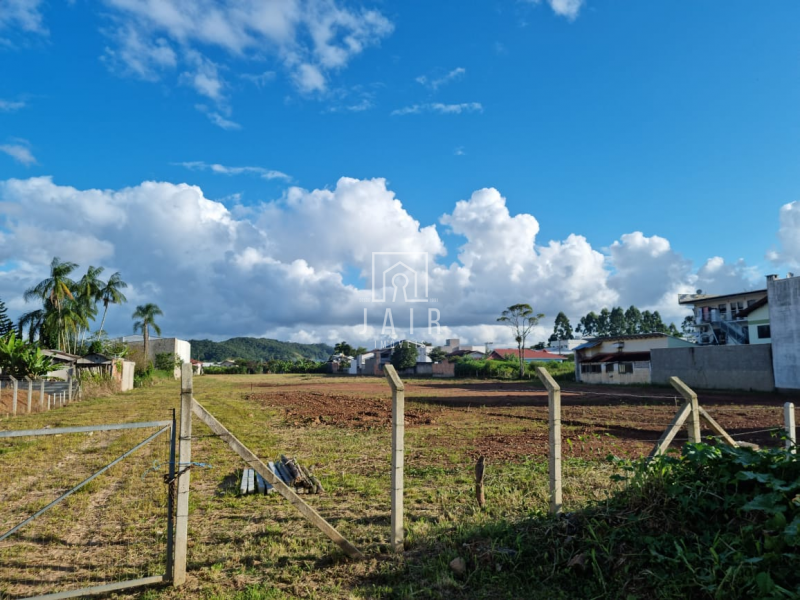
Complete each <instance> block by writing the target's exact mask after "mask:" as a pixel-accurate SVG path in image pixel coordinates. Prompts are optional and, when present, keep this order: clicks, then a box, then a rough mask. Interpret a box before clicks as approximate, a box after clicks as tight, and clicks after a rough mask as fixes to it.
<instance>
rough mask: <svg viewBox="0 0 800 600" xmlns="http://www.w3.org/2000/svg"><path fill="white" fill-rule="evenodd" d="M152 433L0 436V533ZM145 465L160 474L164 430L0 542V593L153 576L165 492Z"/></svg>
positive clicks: (162, 547) (159, 555) (162, 548)
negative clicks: (154, 465)
mask: <svg viewBox="0 0 800 600" xmlns="http://www.w3.org/2000/svg"><path fill="white" fill-rule="evenodd" d="M154 433H156V432H155V431H154V430H153V429H141V430H123V431H102V432H89V433H77V434H64V435H58V436H55V435H50V436H42V437H16V438H11V439H5V438H4V439H0V537H2V536H3V535H4V534H5V533H6V532H8V531H9V530H11V529H12V528H14V527H16V526H18V525H19V524H21V523H22V522H24V521H25V520H26V519H28V518H29V517H31V515H34V514H36V513H37V511H40V510H42V509H43V508H45V507H47V506H48V505H49V504H51V503H52V502H53V501H54V500H56V499H58V498H59V497H60V496H62V495H64V494H65V493H66V492H68V491H70V490H71V489H72V488H73V487H75V486H76V485H77V484H79V483H81V482H82V481H84V480H85V479H87V478H89V477H91V476H92V475H93V474H94V473H96V472H97V471H99V470H101V469H102V468H103V467H105V466H107V465H108V464H109V463H110V462H112V461H114V460H115V459H118V458H119V457H121V456H122V455H123V454H125V453H127V452H128V451H130V450H131V449H132V448H133V447H135V446H137V445H138V444H140V443H141V442H142V441H143V440H144V439H146V438H147V437H148V436H152V435H153V434H154ZM154 461H156V462H157V463H158V464H159V465H160V466H161V467H162V468H161V470H162V471H166V465H168V464H169V461H170V435H169V428H167V430H166V432H164V433H162V434H161V435H159V436H158V437H155V438H154V439H153V441H151V442H150V443H149V444H147V445H145V446H142V447H141V448H138V449H137V450H136V451H134V452H133V453H131V454H130V455H129V456H127V457H126V458H125V459H124V460H122V461H121V462H119V463H118V464H115V465H114V466H112V467H111V468H109V469H108V470H107V471H105V472H103V473H102V474H100V475H99V476H97V477H96V478H95V479H93V480H91V481H90V482H89V483H87V484H86V485H84V486H83V487H81V488H80V489H78V490H77V491H75V492H74V493H72V494H71V495H69V496H68V497H67V498H66V499H64V500H63V501H61V502H60V503H58V504H57V505H55V506H54V507H53V508H52V509H50V510H48V511H47V512H45V513H43V514H42V515H41V516H38V517H37V518H35V519H34V520H32V521H30V522H29V523H26V524H25V525H24V527H22V528H20V529H18V530H17V531H15V532H14V533H13V534H11V535H9V536H8V537H6V538H5V539H3V540H2V541H0V597H2V598H6V597H9V598H14V597H30V596H38V595H43V594H49V593H54V592H69V591H75V590H80V589H83V588H87V587H92V586H98V585H104V584H112V583H117V582H122V581H127V580H131V579H141V578H146V577H151V576H156V575H163V574H164V572H165V564H166V539H167V530H168V527H167V504H168V502H167V500H168V486H166V485H165V484H164V479H163V475H164V473H160V472H158V473H157V472H154V471H151V470H149V469H150V467H152V466H153V464H154ZM143 474H144V476H143Z"/></svg>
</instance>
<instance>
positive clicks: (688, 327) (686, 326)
mask: <svg viewBox="0 0 800 600" xmlns="http://www.w3.org/2000/svg"><path fill="white" fill-rule="evenodd" d="M681 332H683V335H688V334H690V333H694V315H689V316H687V317H684V319H683V322H682V323H681Z"/></svg>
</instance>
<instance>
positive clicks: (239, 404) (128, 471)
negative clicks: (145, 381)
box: [0, 375, 785, 600]
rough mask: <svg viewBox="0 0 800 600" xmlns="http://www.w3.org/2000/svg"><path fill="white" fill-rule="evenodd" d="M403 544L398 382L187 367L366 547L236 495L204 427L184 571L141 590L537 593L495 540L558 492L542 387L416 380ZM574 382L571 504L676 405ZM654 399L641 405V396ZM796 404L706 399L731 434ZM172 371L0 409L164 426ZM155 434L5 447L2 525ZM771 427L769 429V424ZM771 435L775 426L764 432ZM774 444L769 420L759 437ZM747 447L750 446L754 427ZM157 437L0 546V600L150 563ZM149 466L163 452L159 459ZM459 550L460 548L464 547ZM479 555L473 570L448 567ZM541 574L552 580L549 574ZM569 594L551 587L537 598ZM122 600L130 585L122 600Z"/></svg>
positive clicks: (569, 432) (58, 419)
mask: <svg viewBox="0 0 800 600" xmlns="http://www.w3.org/2000/svg"><path fill="white" fill-rule="evenodd" d="M407 390H408V391H407V406H406V413H407V427H406V471H405V473H406V479H405V485H406V532H407V533H406V550H407V551H406V553H405V554H404V555H403V556H395V555H392V554H391V553H389V552H388V544H387V543H388V535H389V478H390V475H389V473H390V468H389V467H390V429H389V422H390V419H389V415H390V400H389V398H390V395H389V388H388V385H387V384H386V383H385V382H384V381H382V380H377V379H376V380H372V379H358V380H356V381H354V380H351V379H344V378H335V377H325V376H319V375H285V376H275V375H270V376H204V377H196V378H195V394H194V395H195V398H196V399H197V400H198V401H199V402H200V403H202V404H203V405H204V406H205V407H206V408H207V409H208V410H209V411H210V412H211V413H212V414H214V415H215V416H216V417H217V418H218V419H219V420H220V421H221V422H222V423H223V424H225V425H226V426H227V427H228V428H229V429H230V430H231V431H232V432H233V433H234V434H235V435H236V436H237V437H239V439H240V440H242V441H243V442H244V443H245V444H247V445H248V446H249V447H250V448H251V449H252V450H253V451H254V452H256V454H258V455H259V456H260V457H262V458H265V459H266V458H270V459H272V458H274V457H276V456H278V455H279V454H286V455H288V456H296V457H297V458H298V459H299V461H300V462H301V463H303V464H305V465H314V467H315V471H316V474H317V476H318V477H319V478H320V479H321V481H322V483H323V485H324V487H325V489H326V493H325V494H323V495H320V496H307V497H306V498H307V499H308V501H309V502H310V503H311V504H312V505H313V506H314V507H315V508H316V509H317V510H318V512H319V513H320V514H321V515H322V516H323V517H324V518H326V519H327V520H328V521H329V522H331V524H333V525H334V527H336V528H337V529H338V530H339V531H340V533H342V534H343V535H344V536H345V537H347V538H348V539H349V540H350V541H351V542H353V543H354V544H355V545H356V546H357V547H359V548H360V549H361V550H362V551H363V552H364V553H365V554H366V556H367V558H366V560H364V561H361V562H352V561H349V560H347V559H346V558H345V557H344V556H343V555H342V554H341V553H340V552H339V551H338V549H337V548H336V546H334V545H333V544H332V543H331V542H329V541H328V540H327V538H325V537H324V536H323V535H322V534H321V533H320V532H319V531H318V530H316V529H315V528H313V527H312V526H310V525H309V524H308V523H307V522H306V521H305V519H303V518H302V517H301V516H300V515H299V513H297V512H296V511H295V510H294V509H293V508H291V507H290V506H289V505H288V504H287V503H286V502H285V501H284V500H283V499H282V498H281V497H280V496H278V495H271V496H266V497H264V496H260V497H259V496H247V497H239V496H238V495H237V490H238V488H237V479H238V474H239V472H240V470H241V469H242V468H243V467H244V466H245V465H244V464H243V462H242V461H241V460H240V459H239V458H238V457H237V456H235V455H234V454H233V453H232V452H231V451H230V450H229V449H228V447H227V445H225V444H224V443H223V442H221V441H220V440H219V439H217V438H216V437H214V436H213V435H211V433H210V431H209V430H208V429H207V428H206V427H205V426H204V425H202V424H201V423H199V422H198V421H197V420H195V424H194V439H193V450H192V454H193V460H195V461H199V462H203V463H209V464H210V465H213V467H212V468H209V469H200V468H198V469H193V470H192V472H191V478H192V484H191V499H190V509H191V516H190V522H189V534H190V543H189V546H190V547H189V565H188V569H189V577H188V581H187V584H186V586H185V587H184V588H182V589H180V590H173V589H171V588H151V589H148V590H144V591H143V590H139V591H137V592H130V593H129V594H128V596H127V597H146V598H157V597H158V598H160V597H163V598H173V597H175V598H178V597H180V598H241V599H254V600H255V599H258V598H288V597H306V598H371V597H404V598H412V597H432V598H437V597H444V598H462V597H486V598H496V597H514V598H516V597H543V592H542V590H543V589H546V582H520V581H519V580H518V579H514V578H506V577H505V576H504V574H505V571H504V569H510V568H512V567H513V563H514V561H523V560H525V557H524V556H520V555H519V553H518V552H517V551H516V550H515V549H514V548H513V547H496V544H494V543H493V540H492V537H491V535H489V534H487V533H486V532H491V531H492V528H493V527H497V526H498V524H506V525H507V524H508V523H512V524H513V523H515V522H517V521H520V520H522V519H525V518H527V517H529V516H531V515H532V514H534V515H535V514H543V513H544V512H546V509H547V504H548V495H547V481H548V476H547V461H546V454H547V444H546V440H547V421H546V401H547V399H546V394H544V392H543V389H542V388H541V386H539V385H538V384H536V383H530V382H524V383H497V382H490V381H452V380H451V381H436V380H434V381H431V380H420V381H409V382H407ZM570 390H571V392H565V394H564V437H565V442H564V453H565V459H564V504H565V510H567V511H573V510H578V509H580V508H582V507H584V506H586V505H587V504H588V503H592V502H597V501H601V500H602V499H603V498H605V497H606V496H607V495H608V494H609V493H611V492H613V491H614V490H615V489H616V486H618V485H619V484H616V483H612V481H611V475H613V474H614V472H615V467H613V466H612V465H611V463H609V462H607V461H605V460H604V459H605V457H606V455H608V454H610V453H614V454H618V455H626V456H637V455H641V454H643V453H646V452H647V451H648V450H649V449H650V447H651V446H652V440H653V439H654V438H657V437H658V435H659V434H660V432H661V430H662V429H663V428H664V427H665V426H666V425H667V424H668V422H669V420H670V418H671V416H672V414H673V413H674V411H675V398H674V393H673V392H671V391H669V390H666V389H663V390H658V389H656V390H655V391H652V390H649V389H648V388H634V389H626V390H622V391H619V392H617V391H614V392H613V395H609V392H608V388H603V390H598V389H596V388H589V387H585V386H577V385H575V384H573V385H572V387H571V388H570ZM637 394H638V395H639V396H648V397H647V398H638V399H637V398H634V396H636V395H637ZM783 400H785V398H780V397H774V396H754V395H747V394H745V395H740V396H732V395H729V394H728V395H721V394H718V395H706V396H701V403H705V404H706V406H707V407H709V410H711V412H712V413H713V414H715V416H716V417H718V420H719V421H720V422H721V423H722V425H723V426H724V427H726V428H728V429H729V431H731V432H732V433H735V434H737V435H746V434H748V433H752V432H756V431H760V430H761V429H765V428H767V427H766V426H767V425H769V426H770V427H772V426H778V425H780V408H779V404H780V402H781V401H783ZM178 401H179V384H178V382H159V383H157V385H155V386H153V387H149V388H145V389H137V390H134V391H133V392H129V393H126V394H117V395H114V396H106V397H102V398H96V399H91V400H85V401H83V402H80V403H74V404H72V405H69V406H67V407H64V408H60V409H58V410H55V411H51V412H49V413H43V414H32V415H25V416H18V417H16V418H14V419H10V418H6V419H3V420H0V429H2V430H5V429H32V428H38V427H45V426H50V427H64V426H71V425H87V424H99V423H114V422H132V421H145V420H147V421H151V420H161V419H167V418H169V417H170V416H171V411H172V409H173V408H177V406H178ZM149 433H152V431H147V432H146V431H144V430H142V431H133V432H126V433H123V434H120V433H114V432H106V433H96V434H94V435H89V434H75V435H71V436H60V437H45V438H35V439H34V438H20V439H15V440H4V441H2V442H0V533H1V532H2V531H5V530H6V529H8V528H10V527H11V526H13V525H15V524H16V523H17V522H19V521H20V520H22V518H24V517H25V516H26V515H27V514H31V513H32V512H34V511H35V510H37V509H38V508H41V506H44V505H45V504H47V502H49V501H50V500H52V499H53V498H55V497H56V496H57V495H58V494H59V493H60V492H61V491H63V490H66V489H68V488H69V487H71V486H72V485H75V483H77V482H79V481H80V480H81V479H82V478H83V477H85V476H87V475H89V474H90V473H91V472H92V471H93V470H96V469H97V468H99V467H100V466H102V465H103V464H105V463H106V462H108V461H110V460H111V459H113V458H115V457H116V456H118V455H119V454H120V453H121V452H123V451H125V450H126V449H128V448H130V447H131V446H133V445H134V444H136V443H137V442H138V441H140V440H142V439H144V438H145V437H146V436H147V435H149ZM758 436H761V437H758ZM765 436H766V437H765ZM750 437H751V438H753V439H755V438H758V439H757V440H756V441H759V442H760V443H770V438H769V435H768V432H767V433H764V432H762V433H760V434H756V433H753V435H752V436H750ZM748 441H752V440H748ZM479 455H484V456H486V457H487V471H486V498H487V506H486V508H485V509H484V510H479V509H478V507H477V505H476V503H475V501H474V480H473V470H474V464H475V459H476V458H477V457H478V456H479ZM165 460H166V445H165V443H163V440H161V441H158V442H154V443H153V444H152V445H150V446H148V447H147V448H145V449H142V451H140V452H139V453H137V454H136V455H134V457H132V458H131V459H130V460H126V461H125V462H123V463H121V464H120V465H118V466H117V467H114V468H113V469H112V470H111V471H109V472H108V473H107V474H105V475H103V476H101V477H99V478H98V479H97V480H95V481H94V482H92V483H91V484H90V485H89V486H87V488H85V489H84V490H83V491H82V492H80V493H78V494H75V495H74V496H72V497H71V498H70V499H69V500H68V501H67V502H66V503H64V505H62V506H60V507H59V508H57V509H55V510H53V511H51V513H48V514H47V515H45V516H44V517H42V518H41V519H39V520H37V521H36V522H34V523H33V524H32V525H31V526H30V527H29V528H26V529H25V530H24V531H22V532H20V534H17V535H15V536H12V537H11V538H9V539H7V540H5V541H3V542H0V597H3V594H6V595H8V596H9V597H20V596H23V595H32V594H38V593H45V592H48V591H57V590H62V589H70V588H76V587H80V586H82V585H90V584H97V583H104V582H107V581H113V580H119V579H122V578H127V577H141V576H145V575H148V574H157V573H158V572H159V569H160V565H159V564H158V561H159V559H160V548H161V546H162V545H163V540H164V518H163V512H164V511H163V510H161V508H160V507H162V506H163V505H164V503H165V499H166V486H164V484H163V483H162V482H161V475H162V474H163V473H165V472H166V469H165V467H163V463H164V462H165ZM154 461H160V463H159V464H158V465H156V466H155V468H153V467H154ZM465 544H466V545H467V546H468V547H467V548H465V546H464V545H465ZM466 551H469V552H470V554H471V555H472V556H479V557H482V558H481V559H480V560H479V561H478V562H477V564H474V565H471V567H470V571H469V572H468V573H466V574H464V575H457V574H454V573H453V572H452V571H451V570H450V568H449V567H448V564H449V562H450V561H451V560H452V559H453V558H455V557H457V556H459V555H461V554H463V553H464V552H466ZM543 586H544V587H543ZM547 596H550V597H560V596H559V593H558V590H552V593H548V594H544V597H547ZM122 597H125V595H122Z"/></svg>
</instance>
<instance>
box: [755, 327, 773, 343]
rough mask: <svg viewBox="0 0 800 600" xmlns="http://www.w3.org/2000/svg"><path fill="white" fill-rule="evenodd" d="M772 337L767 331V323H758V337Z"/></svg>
mask: <svg viewBox="0 0 800 600" xmlns="http://www.w3.org/2000/svg"><path fill="white" fill-rule="evenodd" d="M770 337H772V336H771V335H770V331H769V325H759V326H758V339H760V340H765V339H768V338H770Z"/></svg>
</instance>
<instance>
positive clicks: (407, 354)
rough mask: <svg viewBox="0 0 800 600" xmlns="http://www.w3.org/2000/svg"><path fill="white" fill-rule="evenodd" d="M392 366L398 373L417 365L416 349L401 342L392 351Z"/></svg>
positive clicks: (408, 343)
mask: <svg viewBox="0 0 800 600" xmlns="http://www.w3.org/2000/svg"><path fill="white" fill-rule="evenodd" d="M391 360H392V366H394V368H395V369H397V370H398V371H399V370H400V369H410V368H411V367H413V366H416V364H417V347H416V346H415V345H414V344H412V343H410V342H401V343H399V344H397V346H395V347H394V350H392V359H391Z"/></svg>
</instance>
